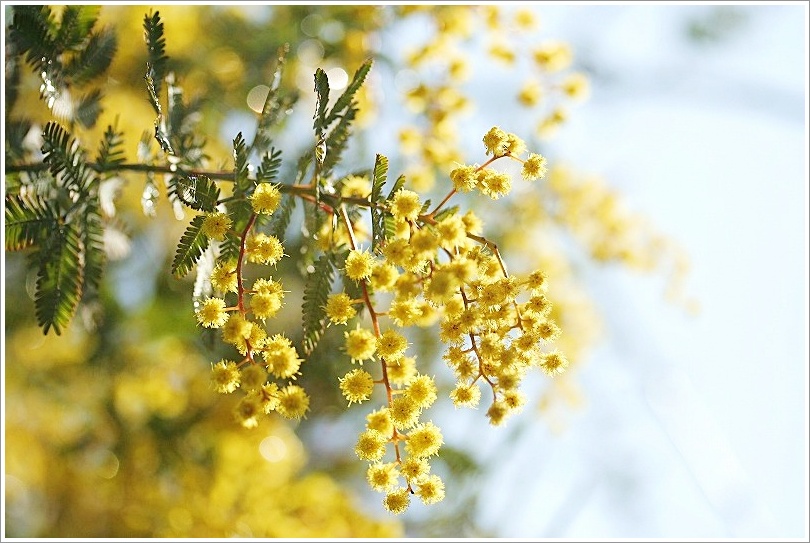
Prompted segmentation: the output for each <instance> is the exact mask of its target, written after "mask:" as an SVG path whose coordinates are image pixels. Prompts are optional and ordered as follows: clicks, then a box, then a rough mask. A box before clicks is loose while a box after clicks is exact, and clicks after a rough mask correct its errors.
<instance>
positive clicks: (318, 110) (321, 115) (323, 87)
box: [313, 68, 329, 140]
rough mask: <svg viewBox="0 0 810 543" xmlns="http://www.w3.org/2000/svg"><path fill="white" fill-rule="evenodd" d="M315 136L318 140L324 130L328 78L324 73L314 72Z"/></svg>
mask: <svg viewBox="0 0 810 543" xmlns="http://www.w3.org/2000/svg"><path fill="white" fill-rule="evenodd" d="M315 95H316V96H315V117H314V118H315V123H314V124H313V128H315V135H316V137H317V138H318V139H319V140H320V139H321V137H322V136H323V132H324V130H326V126H327V123H326V106H327V104H328V103H329V78H328V77H326V72H324V71H323V70H322V69H320V68H318V69H317V70H315Z"/></svg>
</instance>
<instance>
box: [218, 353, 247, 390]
mask: <svg viewBox="0 0 810 543" xmlns="http://www.w3.org/2000/svg"><path fill="white" fill-rule="evenodd" d="M240 378H241V374H240V373H239V368H237V367H236V362H233V361H232V360H225V359H222V360H220V361H219V362H217V363H216V364H214V365H213V366H211V386H212V387H213V388H214V390H216V391H217V392H219V393H221V394H230V393H231V392H233V391H234V390H236V389H237V388H238V387H239V381H240Z"/></svg>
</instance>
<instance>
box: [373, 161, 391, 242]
mask: <svg viewBox="0 0 810 543" xmlns="http://www.w3.org/2000/svg"><path fill="white" fill-rule="evenodd" d="M387 178H388V157H386V156H383V155H379V154H378V155H377V157H376V158H375V160H374V177H373V179H372V181H371V250H372V251H379V249H380V246H381V245H382V243H383V242H384V241H385V220H384V214H383V210H382V209H380V208H379V207H377V204H379V203H380V202H381V201H382V189H383V185H385V180H386V179H387Z"/></svg>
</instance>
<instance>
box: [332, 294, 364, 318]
mask: <svg viewBox="0 0 810 543" xmlns="http://www.w3.org/2000/svg"><path fill="white" fill-rule="evenodd" d="M355 315H357V310H355V308H354V307H352V299H351V298H350V297H349V295H348V294H346V293H345V292H340V293H338V294H331V295H329V297H328V298H327V299H326V316H327V317H329V320H330V321H332V323H333V324H346V322H347V321H348V320H349V319H351V318H353V317H354V316H355Z"/></svg>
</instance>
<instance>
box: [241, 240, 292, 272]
mask: <svg viewBox="0 0 810 543" xmlns="http://www.w3.org/2000/svg"><path fill="white" fill-rule="evenodd" d="M245 253H246V254H247V259H248V262H261V263H262V264H269V265H271V266H274V265H275V264H276V263H277V262H278V261H279V260H281V258H282V257H283V256H284V246H283V245H282V244H281V241H279V239H278V238H277V237H275V236H268V235H267V234H263V233H261V232H260V233H258V234H255V235H253V236H250V237H248V238H247V240H245Z"/></svg>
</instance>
